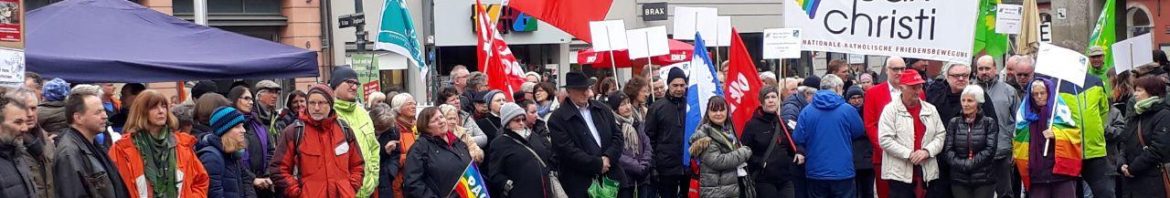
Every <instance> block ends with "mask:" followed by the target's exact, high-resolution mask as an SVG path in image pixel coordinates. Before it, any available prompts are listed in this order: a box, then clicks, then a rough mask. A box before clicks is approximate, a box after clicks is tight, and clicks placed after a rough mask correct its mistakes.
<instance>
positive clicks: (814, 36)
mask: <svg viewBox="0 0 1170 198" xmlns="http://www.w3.org/2000/svg"><path fill="white" fill-rule="evenodd" d="M978 6H979V1H977V0H953V1H937V0H936V1H909V0H880V1H871V0H786V2H785V3H784V13H785V15H784V16H785V17H784V25H785V26H786V27H789V28H799V29H801V30H802V32H803V33H804V34H803V35H801V39H802V42H803V47H804V50H810V51H829V52H840V53H852V54H869V55H882V56H902V57H911V58H921V59H930V60H941V61H954V62H970V61H971V60H970V59H971V56H972V52H971V50H972V49H973V44H972V43H973V41H974V36H975V26H976V24H975V22H976V17H977V16H978V11H979V10H978V9H976V8H978Z"/></svg>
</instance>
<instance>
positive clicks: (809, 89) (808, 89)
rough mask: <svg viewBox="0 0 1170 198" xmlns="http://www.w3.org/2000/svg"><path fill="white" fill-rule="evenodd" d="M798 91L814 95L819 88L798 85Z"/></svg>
mask: <svg viewBox="0 0 1170 198" xmlns="http://www.w3.org/2000/svg"><path fill="white" fill-rule="evenodd" d="M796 93H800V94H804V95H812V94H816V93H817V88H812V87H806V86H800V87H796Z"/></svg>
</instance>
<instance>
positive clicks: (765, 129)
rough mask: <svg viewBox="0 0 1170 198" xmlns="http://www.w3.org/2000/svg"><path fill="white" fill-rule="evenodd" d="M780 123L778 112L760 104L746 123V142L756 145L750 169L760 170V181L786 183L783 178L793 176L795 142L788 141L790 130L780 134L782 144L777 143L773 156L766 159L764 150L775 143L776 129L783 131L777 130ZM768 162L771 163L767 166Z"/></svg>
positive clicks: (753, 171)
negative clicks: (765, 109)
mask: <svg viewBox="0 0 1170 198" xmlns="http://www.w3.org/2000/svg"><path fill="white" fill-rule="evenodd" d="M779 125H780V118H779V116H776V114H775V113H764V110H763V109H762V108H756V111H755V113H754V114H752V119H751V120H748V122H747V124H744V126H743V134H742V137H741V138H742V139H743V145H744V146H747V147H749V148H751V149H752V157H751V158H748V170H749V171H750V172H751V173H754V174H759V177H758V178H756V180H757V181H769V182H777V183H782V182H781V181H785V180H788V179H790V178H791V177H792V169H794V168H795V167H794V164H792V156H793V155H795V152H792V148H793V147H792V145H790V143H789V142H788V136H787V134H780V137H778V138H776V141H779V142H780V144H777V145H776V146H773V147H775V148H773V149H772V150H773V151H772V154H771V156H768V158H767V159H764V154H765V153H767V151H768V146H769V145H771V143H770V141H772V136H773V134H776V132H778V131H779V132H783V131H782V130H777V128H776V127H777V126H779ZM764 163H767V164H768V166H767V167H764ZM802 171H803V170H802Z"/></svg>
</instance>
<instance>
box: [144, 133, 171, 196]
mask: <svg viewBox="0 0 1170 198" xmlns="http://www.w3.org/2000/svg"><path fill="white" fill-rule="evenodd" d="M134 136H136V137H134V138H132V140H133V141H134V146H135V147H138V150H139V151H140V152H139V154H140V155H142V156H141V157H142V162H143V164H144V165H145V166H144V168H145V170H144V171H143V174H145V175H146V180H147V182H150V188H151V190H152V191H153V192H154V197H156V198H164V197H177V196H178V191H179V189H178V188H179V187H178V181H177V178H176V176H175V171H176V170H177V169H178V165H177V163H176V162H175V153H176V151H175V136H173V135H171V129H169V128H167V127H163V131H162V132H161V135H160V137H154V136H153V135H150V132H146V131H142V132H138V133H135V134H134Z"/></svg>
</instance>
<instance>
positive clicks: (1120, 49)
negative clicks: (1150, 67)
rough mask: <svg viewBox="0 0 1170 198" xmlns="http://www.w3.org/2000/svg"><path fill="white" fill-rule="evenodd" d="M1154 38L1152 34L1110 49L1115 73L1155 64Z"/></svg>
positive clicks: (1115, 44)
mask: <svg viewBox="0 0 1170 198" xmlns="http://www.w3.org/2000/svg"><path fill="white" fill-rule="evenodd" d="M1153 43H1154V38H1153V37H1152V36H1150V34H1144V35H1141V36H1137V37H1133V38H1130V39H1126V40H1124V41H1120V42H1117V43H1114V44H1113V46H1110V47H1109V48H1110V49H1111V50H1112V51H1113V67H1114V72H1116V73H1118V74H1120V73H1121V72H1124V71H1126V70H1130V69H1133V68H1137V67H1138V66H1142V65H1145V64H1148V63H1152V62H1154V55H1153V54H1151V53H1150V52H1151V51H1154V44H1153Z"/></svg>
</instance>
